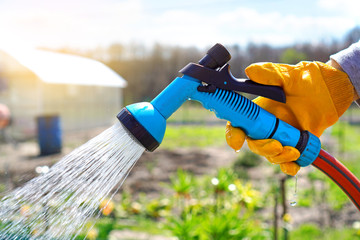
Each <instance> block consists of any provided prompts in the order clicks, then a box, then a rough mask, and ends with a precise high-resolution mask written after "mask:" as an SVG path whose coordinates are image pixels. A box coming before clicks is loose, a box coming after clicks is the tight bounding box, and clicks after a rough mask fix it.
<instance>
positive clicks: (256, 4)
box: [0, 0, 360, 49]
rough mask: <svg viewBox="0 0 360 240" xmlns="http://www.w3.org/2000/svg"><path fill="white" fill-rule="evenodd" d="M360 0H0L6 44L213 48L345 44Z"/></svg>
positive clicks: (1, 37) (357, 20) (358, 21)
mask: <svg viewBox="0 0 360 240" xmlns="http://www.w3.org/2000/svg"><path fill="white" fill-rule="evenodd" d="M359 9H360V1H359V0H298V1H291V0H206V1H205V0H182V1H180V0H177V1H173V0H56V1H55V0H0V47H1V46H12V47H16V46H21V47H24V46H26V47H48V48H64V47H69V48H79V49H91V48H97V47H107V46H109V45H111V44H114V43H120V44H130V43H137V44H144V45H149V46H151V45H152V44H154V43H161V44H166V45H172V46H196V47H208V46H210V45H213V44H214V43H216V42H219V43H222V44H225V45H226V44H239V45H246V44H248V43H264V44H269V45H273V46H283V45H289V44H293V43H295V42H311V43H316V42H321V41H332V39H338V40H339V39H341V38H342V37H343V36H344V35H345V34H346V33H347V32H348V31H350V30H351V29H352V28H354V27H355V26H359V25H360V14H359V13H358V11H359Z"/></svg>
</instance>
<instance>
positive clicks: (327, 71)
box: [316, 62, 354, 117]
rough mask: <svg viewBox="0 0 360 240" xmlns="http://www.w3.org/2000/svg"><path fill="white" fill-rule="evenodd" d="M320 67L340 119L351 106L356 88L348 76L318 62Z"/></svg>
mask: <svg viewBox="0 0 360 240" xmlns="http://www.w3.org/2000/svg"><path fill="white" fill-rule="evenodd" d="M316 64H317V65H318V66H319V68H320V71H321V74H322V76H323V79H324V82H325V84H326V86H327V88H328V90H329V93H330V95H331V98H332V100H333V103H334V106H335V108H336V111H337V114H338V117H340V116H341V115H342V114H343V113H344V112H345V111H346V110H347V109H348V108H349V106H350V105H351V103H352V101H353V98H354V86H353V85H352V84H351V81H350V79H349V77H348V75H347V74H346V73H344V72H342V71H340V70H338V69H335V68H333V67H331V66H329V65H327V64H325V63H321V62H316Z"/></svg>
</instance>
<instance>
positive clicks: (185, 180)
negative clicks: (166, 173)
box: [170, 168, 195, 198]
mask: <svg viewBox="0 0 360 240" xmlns="http://www.w3.org/2000/svg"><path fill="white" fill-rule="evenodd" d="M170 181H171V188H172V189H173V190H174V191H175V193H176V195H177V196H180V197H184V198H190V194H191V192H192V190H193V187H194V185H195V181H194V177H193V175H192V174H190V173H188V172H185V171H184V170H182V169H180V168H179V169H178V170H177V173H176V175H175V176H171V177H170Z"/></svg>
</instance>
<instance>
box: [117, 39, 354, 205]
mask: <svg viewBox="0 0 360 240" xmlns="http://www.w3.org/2000/svg"><path fill="white" fill-rule="evenodd" d="M230 58H231V56H230V53H229V52H228V51H227V50H226V48H225V47H223V46H222V45H221V44H216V45H214V46H213V47H212V48H211V49H210V50H209V51H208V52H207V54H206V55H205V56H204V57H203V58H202V59H201V60H200V61H199V62H198V63H190V64H188V65H187V66H186V67H184V68H183V69H181V70H180V73H182V74H183V76H182V77H177V78H176V79H175V80H174V81H173V82H172V83H170V85H168V86H167V87H166V88H165V89H164V90H163V91H162V92H161V93H160V94H159V95H158V96H157V97H156V98H154V99H153V100H152V101H151V102H141V103H135V104H131V105H128V106H126V107H125V108H123V109H122V111H121V112H120V113H119V114H118V115H117V118H118V119H119V121H120V122H121V123H122V125H123V126H124V127H125V128H126V129H127V130H128V132H129V133H130V134H131V135H132V136H133V137H134V138H135V139H136V140H137V141H138V142H139V143H140V144H141V145H143V146H144V147H145V148H146V149H147V150H148V151H150V152H152V151H154V150H155V149H156V148H157V147H158V146H159V145H160V144H161V142H162V140H163V137H164V134H165V129H166V120H167V119H168V118H169V117H170V116H171V115H172V114H173V113H174V112H175V111H176V110H177V109H178V108H180V107H181V105H182V104H183V103H184V102H186V101H187V100H195V101H198V102H200V103H201V104H202V105H203V107H204V108H206V109H208V110H210V111H213V112H214V113H215V114H216V116H217V117H218V118H220V119H225V120H228V121H230V122H231V124H232V126H234V127H239V128H241V129H242V130H243V131H244V132H245V133H246V135H248V136H249V137H251V138H253V139H268V138H271V139H276V140H278V141H279V142H281V143H282V144H283V145H285V146H292V147H295V148H296V149H298V150H299V152H300V153H301V155H300V157H299V159H298V160H297V161H296V163H297V164H299V165H300V166H301V167H306V166H309V165H313V166H315V167H316V168H318V169H319V170H321V171H322V172H324V173H325V174H326V175H327V176H328V177H330V178H331V179H332V180H333V181H334V182H335V183H336V184H337V185H338V186H339V187H340V188H341V189H342V190H343V191H344V192H345V193H346V194H347V196H348V197H349V198H350V199H351V200H352V202H353V203H354V204H355V206H356V207H357V208H358V209H359V210H360V181H359V180H358V179H357V178H356V177H355V176H354V175H353V174H352V173H351V172H350V171H349V170H348V169H347V168H346V167H345V166H344V165H343V164H341V163H340V162H339V161H337V160H336V159H335V158H334V157H332V156H331V155H330V154H328V153H327V152H325V151H324V150H322V149H321V142H320V140H319V138H318V137H316V136H315V135H313V134H312V133H310V132H309V131H300V130H298V129H296V128H294V127H293V126H291V125H289V124H287V123H286V122H284V121H282V120H280V119H278V118H276V116H274V115H273V114H271V113H269V112H267V111H266V110H264V109H263V108H261V107H259V106H258V105H256V104H255V103H253V102H252V101H250V100H249V99H247V98H246V97H244V96H242V95H240V94H239V93H238V92H245V93H251V94H255V95H259V96H263V97H267V98H270V99H272V100H275V101H279V102H283V103H285V102H286V97H285V94H284V92H283V90H282V89H281V88H280V87H276V86H267V85H261V84H257V83H255V82H252V81H251V80H239V79H236V78H234V77H233V75H232V74H231V72H230V65H229V64H228V63H227V62H228V61H229V60H230Z"/></svg>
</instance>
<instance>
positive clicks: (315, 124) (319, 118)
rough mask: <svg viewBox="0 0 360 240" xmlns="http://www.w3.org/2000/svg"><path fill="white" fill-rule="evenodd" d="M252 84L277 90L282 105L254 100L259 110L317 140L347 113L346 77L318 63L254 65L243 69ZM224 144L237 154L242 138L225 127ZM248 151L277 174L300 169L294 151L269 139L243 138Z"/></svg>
mask: <svg viewBox="0 0 360 240" xmlns="http://www.w3.org/2000/svg"><path fill="white" fill-rule="evenodd" d="M245 72H246V75H247V76H248V77H249V78H250V79H251V80H252V81H254V82H257V83H260V84H265V85H273V86H280V87H281V88H282V89H283V90H284V92H285V95H286V104H284V103H280V102H277V101H274V100H271V99H267V98H263V97H258V98H256V99H255V100H254V102H255V103H256V104H258V105H259V106H260V107H262V108H264V109H266V110H267V111H268V112H270V113H272V114H274V115H275V116H276V117H278V118H279V119H281V120H283V121H285V122H287V123H289V124H290V125H292V126H294V127H296V128H297V129H299V130H308V131H310V132H311V133H313V134H314V135H316V136H318V137H320V135H321V134H322V133H323V131H324V130H325V129H326V128H328V127H329V126H331V125H333V124H334V123H335V122H336V121H337V120H338V119H339V117H340V116H341V115H342V114H343V113H344V112H345V111H346V109H348V107H349V106H350V104H351V102H352V101H353V97H354V87H353V85H352V84H351V82H350V80H349V78H348V76H347V74H346V73H344V72H342V71H340V70H337V69H335V68H333V67H331V66H329V65H327V64H324V63H320V62H300V63H298V64H297V65H286V64H274V63H258V64H252V65H250V66H249V67H247V68H246V69H245ZM226 140H227V143H228V145H229V146H230V147H232V148H233V149H235V150H236V151H238V150H240V148H241V146H242V144H243V143H244V141H245V134H244V132H242V131H241V130H240V129H238V128H234V127H232V126H231V124H230V123H228V124H227V126H226ZM247 141H248V146H249V148H250V149H251V150H252V151H253V152H255V153H257V154H259V155H262V156H265V157H266V158H267V159H268V160H269V161H270V162H271V163H274V164H280V167H281V170H282V171H283V172H284V173H286V174H289V175H295V174H296V173H297V172H298V171H299V169H300V167H299V166H298V165H297V164H296V163H295V162H293V161H295V160H297V159H298V158H299V156H300V153H299V151H298V150H297V149H296V148H293V147H290V146H282V144H281V143H280V142H278V141H276V140H273V139H263V140H253V139H250V138H247Z"/></svg>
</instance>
